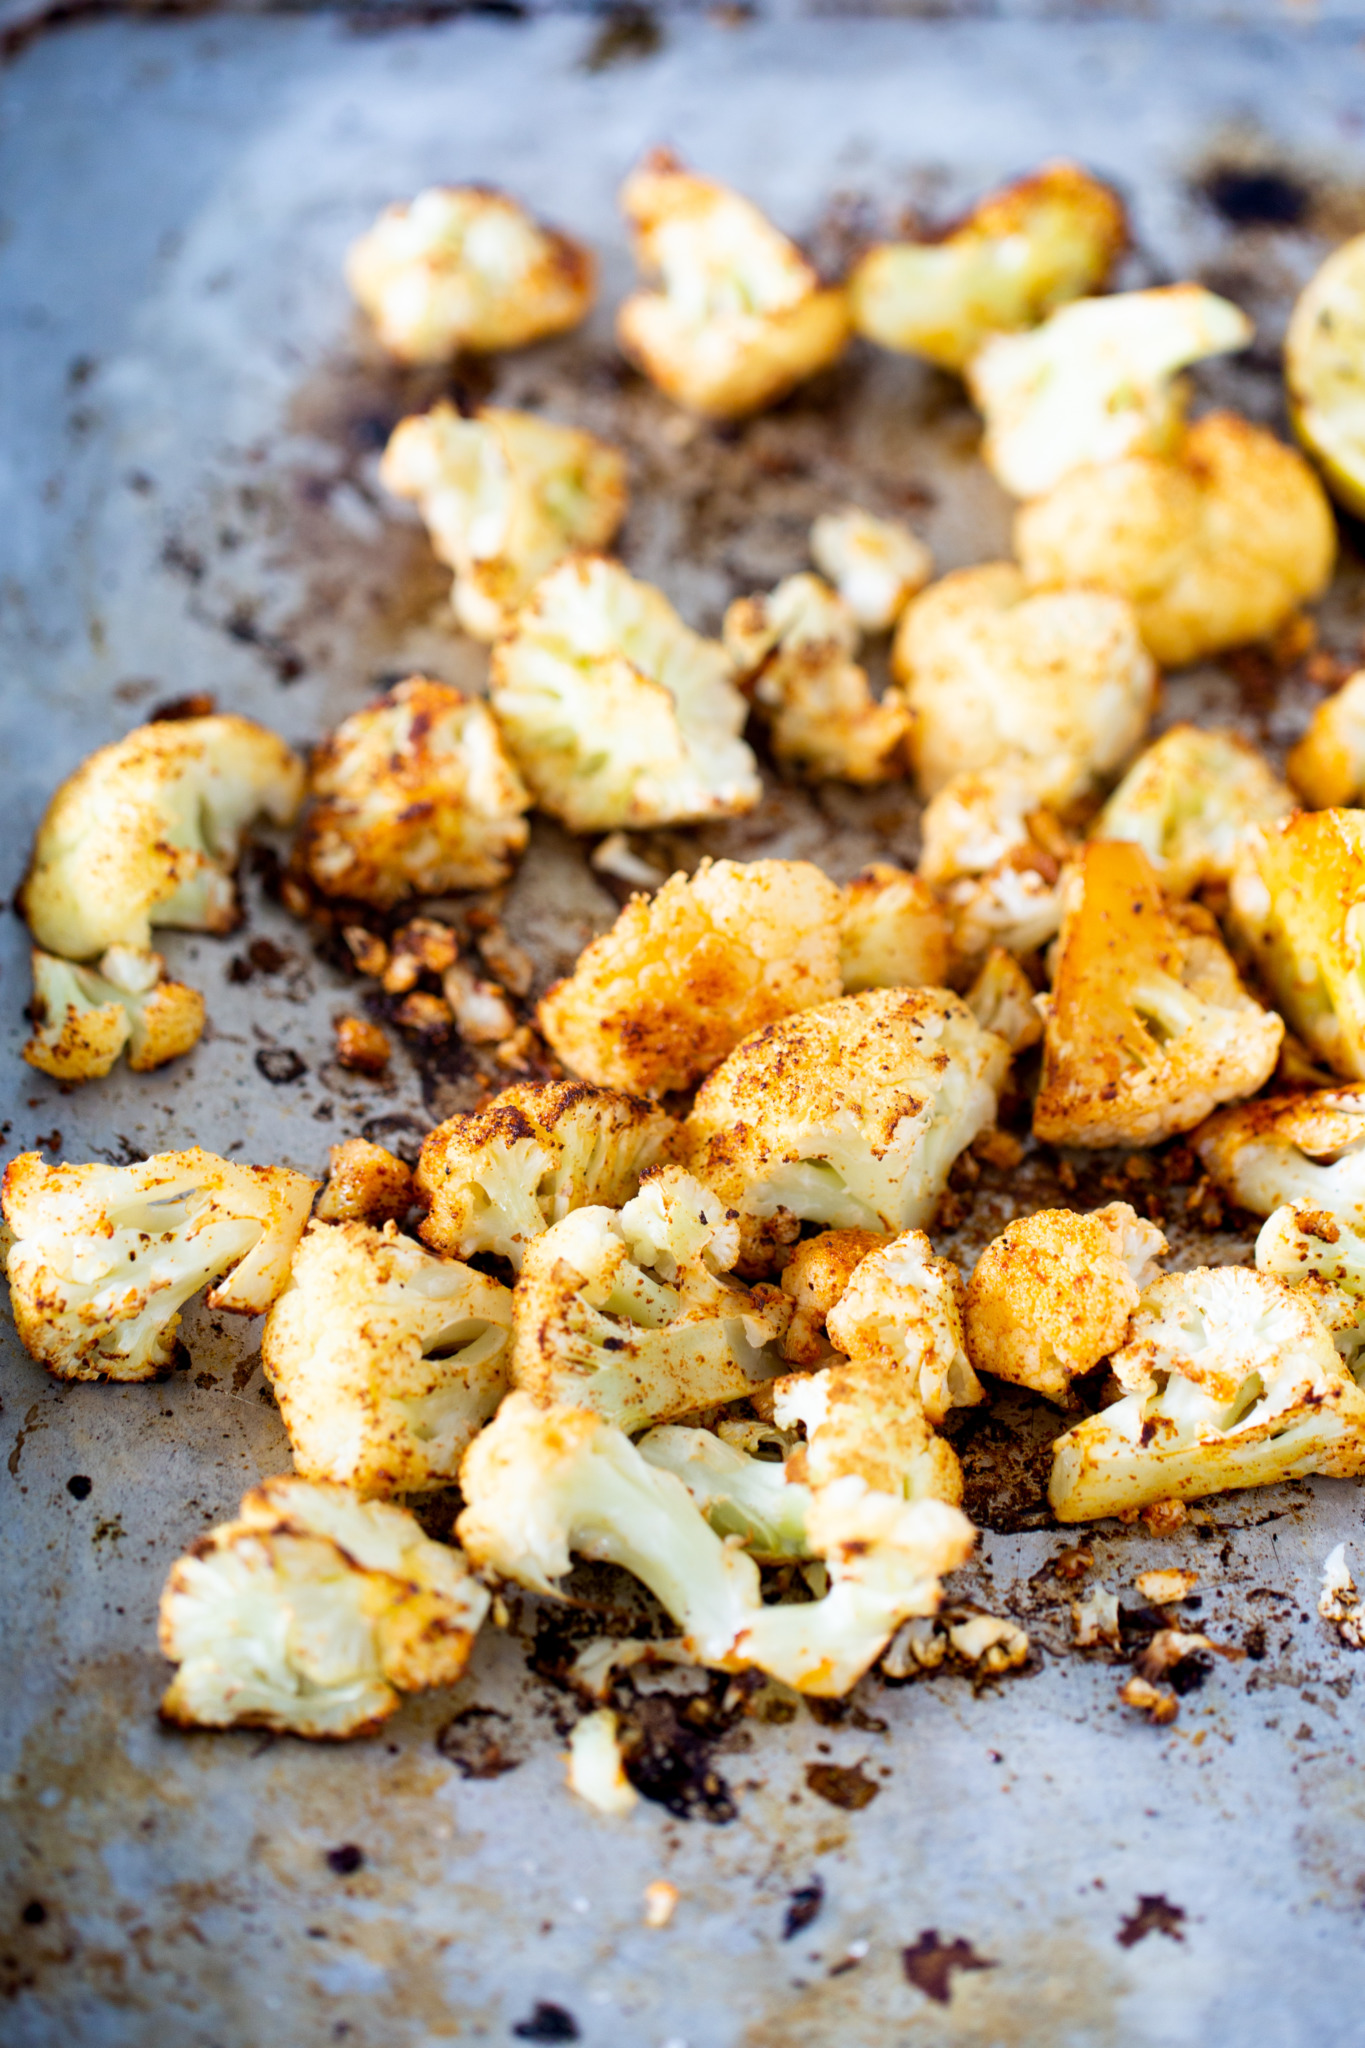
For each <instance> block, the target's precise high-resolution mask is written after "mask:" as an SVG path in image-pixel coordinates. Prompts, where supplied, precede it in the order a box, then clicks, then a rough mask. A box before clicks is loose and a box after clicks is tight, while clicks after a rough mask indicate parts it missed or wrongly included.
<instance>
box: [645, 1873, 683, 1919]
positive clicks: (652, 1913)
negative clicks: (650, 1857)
mask: <svg viewBox="0 0 1365 2048" xmlns="http://www.w3.org/2000/svg"><path fill="white" fill-rule="evenodd" d="M678 1896H679V1895H678V1887H677V1886H676V1885H675V1884H670V1883H669V1882H668V1879H667V1878H666V1877H656V1878H655V1880H654V1882H653V1884H647V1885H646V1886H645V1926H646V1927H667V1925H668V1923H669V1921H670V1920H671V1919H672V1918H673V1915H674V1914H675V1913H676V1911H677V1910H678Z"/></svg>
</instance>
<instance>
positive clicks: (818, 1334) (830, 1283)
mask: <svg viewBox="0 0 1365 2048" xmlns="http://www.w3.org/2000/svg"><path fill="white" fill-rule="evenodd" d="M890 1242H891V1240H890V1239H889V1238H887V1237H886V1235H885V1234H884V1233H883V1232H882V1231H880V1230H822V1231H821V1232H820V1234H819V1236H818V1237H807V1238H805V1239H803V1240H802V1242H801V1243H800V1244H799V1245H798V1246H797V1247H796V1250H795V1251H794V1252H793V1254H792V1257H791V1260H790V1262H789V1263H788V1264H787V1265H785V1266H784V1267H783V1268H782V1292H783V1293H784V1294H785V1295H786V1297H787V1299H788V1300H789V1301H790V1302H791V1304H792V1319H791V1321H790V1322H789V1323H788V1325H787V1334H786V1336H785V1337H784V1338H783V1339H782V1356H783V1357H784V1358H788V1359H790V1360H791V1362H792V1364H793V1365H805V1366H816V1365H828V1364H829V1362H830V1360H831V1359H832V1358H833V1356H834V1346H833V1345H832V1344H831V1343H830V1341H829V1337H828V1334H827V1331H826V1322H827V1319H828V1317H829V1313H830V1310H831V1309H832V1308H834V1307H835V1306H836V1305H837V1304H838V1302H839V1301H840V1299H841V1298H842V1296H843V1293H844V1290H845V1288H846V1287H847V1286H848V1283H849V1281H850V1280H851V1279H852V1278H853V1275H854V1273H855V1272H856V1271H857V1269H858V1267H859V1266H860V1265H861V1264H862V1262H863V1260H864V1259H865V1258H867V1257H868V1255H869V1253H871V1252H875V1251H880V1250H881V1249H882V1247H883V1246H884V1245H886V1244H888V1243H890Z"/></svg>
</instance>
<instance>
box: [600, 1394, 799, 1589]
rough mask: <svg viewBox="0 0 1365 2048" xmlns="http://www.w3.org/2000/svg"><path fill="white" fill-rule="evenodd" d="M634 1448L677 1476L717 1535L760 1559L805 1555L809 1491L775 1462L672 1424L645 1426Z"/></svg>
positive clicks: (709, 1433) (708, 1434) (702, 1431)
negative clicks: (736, 1540)
mask: <svg viewBox="0 0 1365 2048" xmlns="http://www.w3.org/2000/svg"><path fill="white" fill-rule="evenodd" d="M636 1449H637V1450H638V1451H639V1453H640V1456H641V1457H642V1458H644V1459H645V1460H646V1462H647V1463H649V1464H651V1465H654V1466H656V1467H657V1468H658V1470H659V1471H661V1472H671V1473H672V1474H673V1476H674V1478H675V1479H681V1481H682V1483H683V1485H684V1486H685V1487H686V1488H687V1490H688V1492H689V1493H690V1494H691V1496H692V1498H693V1500H694V1501H695V1502H696V1504H697V1506H698V1507H699V1508H700V1509H701V1511H702V1513H703V1514H704V1515H705V1517H706V1519H707V1521H708V1522H709V1523H710V1524H711V1527H712V1528H713V1529H714V1530H715V1532H716V1534H717V1535H718V1536H738V1537H739V1539H740V1541H741V1542H742V1543H743V1545H744V1548H745V1549H746V1550H747V1551H749V1552H750V1553H751V1554H752V1555H753V1556H754V1557H757V1558H761V1559H766V1560H775V1559H779V1558H792V1557H807V1556H809V1554H810V1552H809V1547H808V1545H807V1542H806V1513H807V1510H808V1508H809V1506H810V1489H809V1487H807V1486H803V1485H801V1484H800V1483H799V1482H796V1481H792V1480H789V1479H788V1478H787V1477H786V1476H785V1474H784V1472H783V1469H782V1464H781V1461H780V1460H771V1461H769V1460H766V1459H762V1458H751V1457H748V1456H746V1454H745V1453H744V1452H743V1451H740V1450H735V1449H734V1448H733V1447H732V1446H731V1445H730V1444H727V1443H724V1442H723V1441H722V1440H721V1438H720V1437H718V1436H716V1435H715V1434H714V1433H713V1432H712V1431H711V1430H709V1429H681V1428H679V1427H678V1425H677V1424H676V1423H674V1424H666V1425H665V1426H664V1427H663V1428H661V1429H651V1430H650V1431H649V1432H648V1434H647V1435H645V1436H642V1437H641V1438H640V1441H639V1443H638V1444H637V1445H636Z"/></svg>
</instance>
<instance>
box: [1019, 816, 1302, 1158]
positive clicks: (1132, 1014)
mask: <svg viewBox="0 0 1365 2048" xmlns="http://www.w3.org/2000/svg"><path fill="white" fill-rule="evenodd" d="M1064 904H1065V909H1064V915H1063V920H1062V933H1061V939H1060V941H1059V944H1060V948H1061V951H1060V956H1059V959H1058V963H1057V971H1056V978H1055V981H1054V984H1053V990H1052V994H1051V996H1050V997H1049V998H1048V1003H1047V1025H1046V1030H1045V1033H1044V1039H1043V1078H1042V1085H1041V1087H1040V1088H1039V1091H1038V1098H1037V1101H1036V1103H1035V1105H1034V1111H1033V1129H1034V1133H1035V1135H1036V1136H1037V1137H1039V1138H1042V1139H1044V1140H1045V1141H1046V1142H1047V1143H1049V1144H1054V1145H1083V1146H1099V1145H1154V1144H1157V1143H1158V1142H1159V1141H1160V1140H1161V1139H1162V1138H1168V1137H1170V1136H1171V1135H1172V1133H1173V1132H1176V1131H1188V1130H1191V1129H1193V1127H1194V1125H1195V1124H1197V1123H1200V1122H1201V1121H1202V1120H1203V1118H1205V1117H1206V1116H1208V1114H1209V1113H1210V1111H1211V1110H1213V1109H1215V1108H1216V1107H1217V1106H1218V1104H1219V1103H1221V1102H1231V1101H1236V1100H1238V1099H1239V1098H1240V1097H1241V1096H1244V1095H1254V1094H1255V1092H1256V1090H1257V1089H1258V1088H1259V1087H1261V1086H1262V1084H1263V1083H1264V1082H1265V1081H1266V1080H1268V1079H1269V1077H1270V1075H1271V1074H1272V1073H1273V1072H1274V1069H1275V1061H1276V1058H1277V1056H1278V1054H1279V1050H1280V1040H1281V1039H1282V1038H1283V1036H1284V1026H1283V1024H1282V1023H1281V1021H1280V1019H1279V1017H1277V1016H1276V1015H1275V1014H1274V1012H1273V1011H1267V1010H1263V1009H1262V1008H1261V1006H1260V1004H1259V1003H1257V1002H1254V1001H1253V1000H1252V998H1251V997H1250V996H1249V995H1248V994H1247V992H1246V990H1245V989H1244V988H1243V987H1242V984H1241V983H1240V981H1239V980H1238V979H1237V973H1236V969H1235V968H1234V967H1233V964H1232V961H1231V960H1230V959H1229V957H1228V954H1227V951H1226V949H1225V948H1224V946H1223V945H1222V942H1221V941H1220V939H1219V938H1218V936H1217V926H1216V925H1215V924H1214V922H1213V919H1212V918H1211V917H1210V916H1209V915H1208V913H1207V911H1204V910H1201V909H1200V908H1199V906H1198V905H1196V904H1167V903H1166V902H1165V901H1164V899H1163V897H1162V894H1161V890H1160V888H1159V886H1158V884H1157V879H1156V876H1155V875H1154V874H1153V872H1152V867H1151V863H1150V862H1149V861H1148V859H1147V856H1146V854H1145V853H1144V852H1143V851H1142V849H1141V847H1139V846H1135V845H1134V844H1132V842H1131V841H1127V840H1116V839H1092V840H1091V841H1090V843H1089V845H1088V846H1086V848H1085V849H1084V851H1083V853H1082V854H1081V855H1080V857H1079V858H1078V859H1077V861H1076V862H1075V864H1074V865H1073V866H1072V867H1071V868H1070V869H1069V870H1068V876H1067V883H1066V890H1065V896H1064Z"/></svg>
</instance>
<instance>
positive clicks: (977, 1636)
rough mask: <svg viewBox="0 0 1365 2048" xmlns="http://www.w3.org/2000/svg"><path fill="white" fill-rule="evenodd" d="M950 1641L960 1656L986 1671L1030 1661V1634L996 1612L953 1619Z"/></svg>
mask: <svg viewBox="0 0 1365 2048" xmlns="http://www.w3.org/2000/svg"><path fill="white" fill-rule="evenodd" d="M948 1641H949V1642H950V1643H951V1645H952V1647H953V1649H954V1650H955V1651H956V1653H957V1655H958V1656H959V1657H961V1658H963V1659H965V1661H966V1662H967V1663H968V1664H975V1665H977V1666H979V1668H980V1669H981V1670H982V1671H988V1672H991V1673H997V1672H1001V1671H1014V1670H1016V1669H1017V1668H1018V1666H1019V1665H1021V1664H1024V1663H1027V1661H1028V1650H1029V1643H1028V1636H1027V1634H1026V1632H1025V1631H1024V1630H1023V1629H1022V1628H1020V1627H1019V1625H1018V1623H1017V1622H1013V1621H1006V1620H1005V1619H1004V1618H1003V1617H1002V1616H1000V1615H995V1614H972V1615H969V1616H968V1617H967V1619H966V1620H965V1621H956V1622H954V1621H950V1622H949V1624H948Z"/></svg>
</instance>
